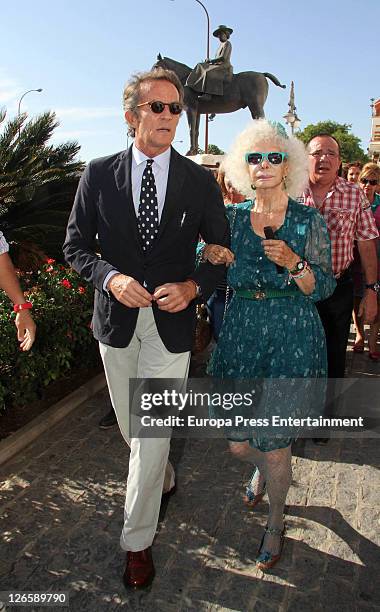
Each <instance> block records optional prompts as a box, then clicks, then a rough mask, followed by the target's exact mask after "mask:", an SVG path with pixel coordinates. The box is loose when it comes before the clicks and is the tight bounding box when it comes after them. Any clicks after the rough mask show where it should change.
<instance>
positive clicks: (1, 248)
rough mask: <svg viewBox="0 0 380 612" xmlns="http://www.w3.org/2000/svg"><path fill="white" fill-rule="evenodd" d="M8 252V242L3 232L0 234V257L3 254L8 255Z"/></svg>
mask: <svg viewBox="0 0 380 612" xmlns="http://www.w3.org/2000/svg"><path fill="white" fill-rule="evenodd" d="M8 251H9V246H8V242H7V241H6V240H5V238H4V234H3V232H0V255H2V254H3V253H8Z"/></svg>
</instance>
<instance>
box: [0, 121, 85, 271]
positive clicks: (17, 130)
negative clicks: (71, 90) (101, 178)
mask: <svg viewBox="0 0 380 612" xmlns="http://www.w3.org/2000/svg"><path fill="white" fill-rule="evenodd" d="M0 123H2V130H1V131H0V229H1V230H2V231H3V232H4V234H5V235H6V238H7V240H8V241H10V243H11V250H12V253H11V254H12V257H13V258H14V260H15V263H16V265H17V266H18V267H20V268H23V269H32V268H34V267H35V266H36V265H37V264H38V263H39V262H40V260H41V258H42V257H43V256H44V254H45V253H47V254H48V255H49V256H52V257H56V258H59V257H61V245H62V242H63V239H64V234H65V227H66V224H67V219H68V215H69V212H70V209H71V206H72V202H73V196H74V193H75V188H76V185H77V183H78V177H79V175H80V172H81V171H82V170H83V167H84V164H83V163H82V162H80V161H78V160H76V159H75V158H76V156H77V154H78V151H79V149H80V147H79V145H78V144H77V143H76V142H66V143H63V144H60V145H58V146H53V145H51V144H49V140H50V138H51V136H52V134H53V132H54V130H55V129H56V127H57V126H58V125H59V123H58V121H57V119H56V116H55V114H54V113H52V112H46V113H44V114H42V115H40V116H38V117H36V118H34V119H31V120H29V121H28V120H27V116H26V114H23V115H20V116H17V117H15V118H13V119H10V120H9V121H8V122H5V112H2V113H1V115H0Z"/></svg>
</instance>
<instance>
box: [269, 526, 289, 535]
mask: <svg viewBox="0 0 380 612" xmlns="http://www.w3.org/2000/svg"><path fill="white" fill-rule="evenodd" d="M265 532H266V533H269V535H275V536H282V535H284V533H285V525H284V527H283V529H276V528H275V527H265Z"/></svg>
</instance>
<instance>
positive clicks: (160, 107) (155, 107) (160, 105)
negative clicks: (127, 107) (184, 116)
mask: <svg viewBox="0 0 380 612" xmlns="http://www.w3.org/2000/svg"><path fill="white" fill-rule="evenodd" d="M146 104H147V105H148V106H150V110H151V111H152V113H155V114H156V115H159V114H160V113H163V112H164V108H165V106H168V107H169V110H170V112H171V114H172V115H179V114H180V113H182V110H183V106H182V104H181V103H180V102H161V101H160V100H153V102H142V103H141V104H138V105H137V107H139V106H145V105H146Z"/></svg>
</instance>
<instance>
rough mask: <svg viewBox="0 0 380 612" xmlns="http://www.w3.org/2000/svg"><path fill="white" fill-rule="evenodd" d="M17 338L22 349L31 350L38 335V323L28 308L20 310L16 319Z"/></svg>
mask: <svg viewBox="0 0 380 612" xmlns="http://www.w3.org/2000/svg"><path fill="white" fill-rule="evenodd" d="M15 325H16V328H17V339H18V341H19V342H20V349H21V350H22V351H29V349H30V348H31V347H32V344H33V342H34V339H35V337H36V324H35V322H34V321H33V319H32V316H31V314H30V312H29V311H28V310H20V311H19V312H18V313H17V315H16V319H15Z"/></svg>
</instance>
